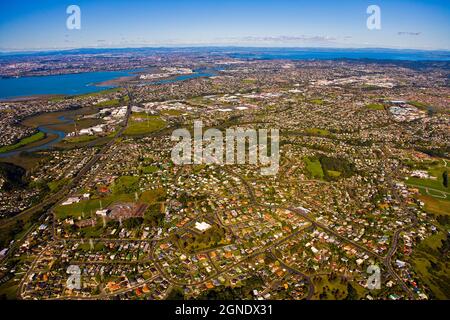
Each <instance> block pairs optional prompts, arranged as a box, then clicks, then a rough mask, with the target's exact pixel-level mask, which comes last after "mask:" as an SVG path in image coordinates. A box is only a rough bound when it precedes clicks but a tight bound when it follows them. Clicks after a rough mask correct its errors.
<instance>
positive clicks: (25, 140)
mask: <svg viewBox="0 0 450 320" xmlns="http://www.w3.org/2000/svg"><path fill="white" fill-rule="evenodd" d="M44 138H45V133H43V132H38V133H35V134H33V135H32V136H29V137H26V138H23V139H22V140H20V141H19V142H17V143H16V144H13V145H9V146H4V147H1V148H0V153H5V152H9V151H12V150H16V149H19V148H22V147H24V146H26V145H28V144H31V143H34V142H37V141H40V140H42V139H44Z"/></svg>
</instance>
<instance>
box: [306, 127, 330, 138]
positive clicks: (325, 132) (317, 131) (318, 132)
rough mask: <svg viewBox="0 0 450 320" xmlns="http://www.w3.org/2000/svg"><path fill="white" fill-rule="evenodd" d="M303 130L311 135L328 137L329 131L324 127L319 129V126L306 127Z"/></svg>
mask: <svg viewBox="0 0 450 320" xmlns="http://www.w3.org/2000/svg"><path fill="white" fill-rule="evenodd" d="M305 132H306V133H307V134H310V135H313V136H320V137H328V136H330V131H328V130H325V129H319V128H310V129H306V130H305Z"/></svg>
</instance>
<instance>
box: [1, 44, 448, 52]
mask: <svg viewBox="0 0 450 320" xmlns="http://www.w3.org/2000/svg"><path fill="white" fill-rule="evenodd" d="M189 48H197V49H200V48H204V49H206V48H224V49H226V48H236V49H291V50H299V49H303V50H304V49H310V50H311V49H316V50H317V49H320V50H347V51H351V50H394V51H426V52H448V53H450V49H423V48H421V49H419V48H393V47H320V46H310V47H305V46H249V45H220V44H218V45H214V44H210V45H209V44H207V45H200V44H198V45H196V44H187V45H155V46H123V47H121V46H117V47H89V46H83V47H69V48H43V49H37V48H34V49H0V53H1V54H11V53H13V54H14V53H15V54H18V53H23V54H27V53H46V52H47V53H48V52H64V51H72V50H124V49H130V50H131V49H189Z"/></svg>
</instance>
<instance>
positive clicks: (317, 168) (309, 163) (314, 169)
mask: <svg viewBox="0 0 450 320" xmlns="http://www.w3.org/2000/svg"><path fill="white" fill-rule="evenodd" d="M304 161H305V164H306V170H307V171H308V173H309V174H310V175H311V177H312V178H316V179H323V176H324V174H323V169H322V165H321V164H320V161H319V160H317V159H309V158H305V159H304Z"/></svg>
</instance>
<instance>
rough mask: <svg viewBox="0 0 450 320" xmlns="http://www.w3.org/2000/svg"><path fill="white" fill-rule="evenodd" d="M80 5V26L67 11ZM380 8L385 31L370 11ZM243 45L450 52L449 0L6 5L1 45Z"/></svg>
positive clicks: (0, 19) (49, 0) (50, 0)
mask: <svg viewBox="0 0 450 320" xmlns="http://www.w3.org/2000/svg"><path fill="white" fill-rule="evenodd" d="M72 4H75V5H78V6H79V7H80V8H81V30H68V29H67V28H66V19H67V17H68V14H66V8H67V7H68V6H69V5H72ZM372 4H375V5H378V6H379V7H380V8H381V30H368V29H367V27H366V20H367V18H368V16H369V15H368V14H367V13H366V9H367V7H368V6H369V5H372ZM189 45H241V46H288V47H290V46H292V47H294V46H295V47H342V48H347V47H384V48H413V49H446V50H450V1H449V0H417V1H414V0H383V1H381V0H372V1H365V0H314V1H313V0H305V1H304V0H258V1H256V0H208V1H207V0H159V1H155V0H134V1H131V0H129V1H119V0H89V1H87V0H71V1H64V0H62V1H61V0H59V1H57V0H38V1H36V0H34V1H32V0H29V1H20V2H19V1H8V2H6V1H3V0H2V1H1V2H0V50H3V51H7V50H44V49H66V48H80V47H140V46H189Z"/></svg>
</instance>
